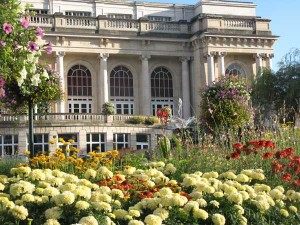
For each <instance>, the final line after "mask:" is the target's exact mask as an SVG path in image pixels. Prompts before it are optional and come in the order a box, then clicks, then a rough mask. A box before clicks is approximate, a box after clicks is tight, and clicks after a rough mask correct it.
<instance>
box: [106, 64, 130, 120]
mask: <svg viewBox="0 0 300 225" xmlns="http://www.w3.org/2000/svg"><path fill="white" fill-rule="evenodd" d="M109 80H110V97H111V99H110V100H111V102H113V103H114V105H115V108H116V113H117V114H133V111H134V98H133V97H134V93H133V77H132V73H131V71H130V70H129V69H128V68H127V67H125V66H117V67H115V68H114V69H113V70H112V71H111V73H110V79H109Z"/></svg>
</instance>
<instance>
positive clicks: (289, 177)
mask: <svg viewBox="0 0 300 225" xmlns="http://www.w3.org/2000/svg"><path fill="white" fill-rule="evenodd" d="M291 179H292V175H291V174H290V173H285V174H283V176H282V177H281V180H283V181H290V180H291Z"/></svg>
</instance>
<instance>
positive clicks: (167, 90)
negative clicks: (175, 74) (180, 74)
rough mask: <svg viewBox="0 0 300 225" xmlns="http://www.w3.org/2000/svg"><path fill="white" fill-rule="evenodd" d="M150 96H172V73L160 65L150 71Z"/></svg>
mask: <svg viewBox="0 0 300 225" xmlns="http://www.w3.org/2000/svg"><path fill="white" fill-rule="evenodd" d="M151 97H154V98H156V97H159V98H160V97H162V98H168V97H173V81H172V75H171V73H170V72H169V71H168V70H167V69H166V68H164V67H162V66H161V67H157V68H156V69H155V70H153V72H152V73H151Z"/></svg>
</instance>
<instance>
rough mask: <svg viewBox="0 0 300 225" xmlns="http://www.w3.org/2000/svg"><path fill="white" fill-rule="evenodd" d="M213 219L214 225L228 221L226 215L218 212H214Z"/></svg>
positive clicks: (220, 224)
mask: <svg viewBox="0 0 300 225" xmlns="http://www.w3.org/2000/svg"><path fill="white" fill-rule="evenodd" d="M211 219H212V221H213V223H214V225H224V224H225V222H226V219H225V217H224V216H223V215H221V214H218V213H216V214H213V215H212V218H211Z"/></svg>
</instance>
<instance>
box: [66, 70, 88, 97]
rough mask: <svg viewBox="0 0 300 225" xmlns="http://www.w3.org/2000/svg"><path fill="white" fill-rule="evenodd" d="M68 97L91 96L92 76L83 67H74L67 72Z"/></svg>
mask: <svg viewBox="0 0 300 225" xmlns="http://www.w3.org/2000/svg"><path fill="white" fill-rule="evenodd" d="M68 95H69V96H92V76H91V72H90V71H89V70H88V68H86V67H85V66H83V65H76V66H73V67H72V68H71V69H70V70H69V71H68Z"/></svg>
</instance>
